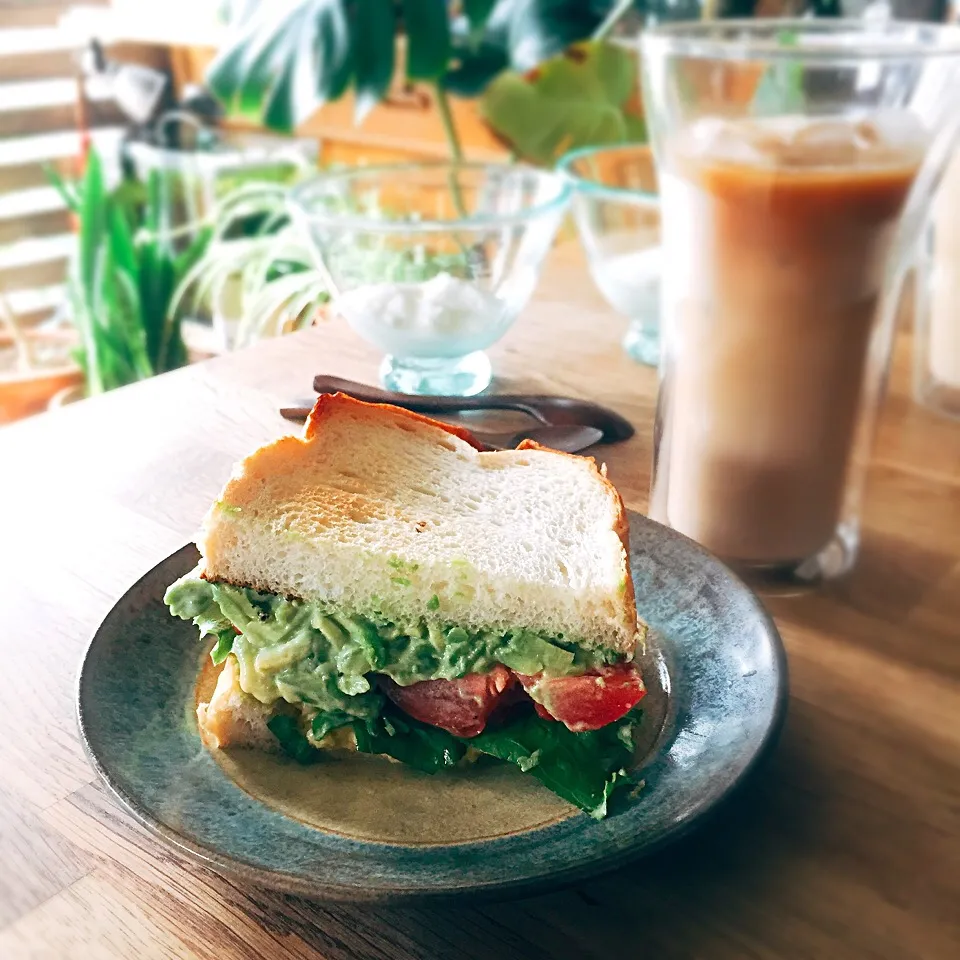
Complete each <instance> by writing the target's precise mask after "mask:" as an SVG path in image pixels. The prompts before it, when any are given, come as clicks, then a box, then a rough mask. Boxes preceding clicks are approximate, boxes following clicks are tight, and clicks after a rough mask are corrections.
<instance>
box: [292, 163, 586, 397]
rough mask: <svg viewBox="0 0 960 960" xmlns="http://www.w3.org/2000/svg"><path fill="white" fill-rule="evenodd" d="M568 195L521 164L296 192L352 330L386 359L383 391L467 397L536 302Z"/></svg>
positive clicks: (403, 174) (390, 176)
mask: <svg viewBox="0 0 960 960" xmlns="http://www.w3.org/2000/svg"><path fill="white" fill-rule="evenodd" d="M569 195H570V187H569V184H568V182H567V180H566V178H564V177H563V176H561V175H560V174H558V173H554V172H552V171H547V170H537V169H534V168H532V167H527V166H524V165H522V164H513V165H508V164H502V165H498V164H469V163H433V164H403V165H396V166H384V167H363V168H357V169H351V170H344V171H340V172H336V173H330V174H327V175H325V176H322V177H317V178H316V179H314V180H311V181H309V182H307V183H305V184H303V185H301V186H300V187H298V188H297V189H296V190H294V192H293V195H292V196H293V204H294V210H295V215H296V216H297V218H298V219H299V220H300V222H301V223H302V225H303V226H304V227H305V229H306V230H307V232H308V234H309V236H310V237H311V239H312V241H313V244H314V246H315V249H316V251H317V254H318V258H319V261H320V264H321V265H322V267H323V269H324V270H325V272H326V274H327V276H328V278H329V282H330V286H331V289H332V290H333V292H334V296H335V306H336V308H337V309H338V310H339V312H340V313H341V314H343V316H344V317H345V318H346V320H347V322H348V323H349V324H350V326H351V327H352V328H353V329H354V330H355V331H356V332H357V333H359V334H360V336H362V337H363V338H364V339H366V340H368V341H369V342H370V343H372V344H374V346H377V347H379V348H380V349H381V350H383V351H384V352H385V353H386V354H387V356H386V357H385V358H384V361H383V363H382V364H381V367H380V378H381V383H382V384H383V386H385V387H387V388H388V389H390V390H398V391H400V392H401V393H411V394H449V395H457V396H470V395H472V394H475V393H479V392H480V391H481V390H483V389H484V388H485V387H487V386H488V384H489V383H490V380H491V376H492V371H491V365H490V360H489V359H488V357H487V355H486V353H485V352H484V351H485V350H486V349H487V347H489V346H491V345H492V344H493V343H495V342H496V341H497V340H499V339H500V337H502V336H503V334H504V333H506V331H507V330H508V329H509V327H510V326H511V325H512V324H513V322H514V321H515V320H516V319H517V316H518V315H519V313H520V311H521V310H522V309H523V308H524V307H525V306H526V304H527V301H528V300H529V299H530V296H531V294H532V293H533V290H534V288H535V287H536V285H537V281H538V279H539V277H540V270H541V267H542V266H543V260H544V257H545V256H546V254H547V252H548V251H549V249H550V246H551V244H552V243H553V239H554V237H555V235H556V232H557V229H558V228H559V226H560V221H561V219H562V217H563V215H564V212H565V210H566V207H567V202H568V199H569Z"/></svg>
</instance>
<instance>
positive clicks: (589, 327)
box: [0, 249, 960, 960]
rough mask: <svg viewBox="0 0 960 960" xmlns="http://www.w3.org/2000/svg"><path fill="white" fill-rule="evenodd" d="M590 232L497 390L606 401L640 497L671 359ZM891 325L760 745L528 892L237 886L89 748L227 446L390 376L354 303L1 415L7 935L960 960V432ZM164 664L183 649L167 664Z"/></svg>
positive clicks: (213, 957) (780, 607) (455, 952)
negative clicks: (595, 268) (831, 542)
mask: <svg viewBox="0 0 960 960" xmlns="http://www.w3.org/2000/svg"><path fill="white" fill-rule="evenodd" d="M623 329H624V322H623V321H622V320H621V319H619V318H617V317H616V316H614V315H613V314H612V313H610V311H609V310H608V309H607V308H606V307H604V305H603V304H602V302H601V301H600V299H599V297H598V295H597V294H596V293H595V292H594V290H593V287H592V285H591V284H590V281H589V279H588V277H587V275H586V272H585V271H584V269H583V266H582V264H581V263H580V261H579V257H578V256H577V254H576V253H572V252H571V251H569V250H563V249H561V250H559V251H558V252H557V254H556V255H555V257H554V258H553V261H552V262H551V264H550V265H549V268H548V270H547V273H546V275H545V276H544V279H543V280H542V282H541V285H540V288H539V291H538V296H537V300H536V302H535V303H534V304H533V305H531V307H530V308H529V309H528V310H527V311H526V313H525V314H524V316H523V317H522V318H521V320H520V321H519V322H518V324H517V325H516V327H515V328H514V329H513V330H512V331H511V332H510V333H509V334H508V335H507V336H506V337H505V338H504V340H503V341H502V342H501V343H500V344H499V345H498V346H497V347H496V348H495V349H494V350H493V352H492V353H493V357H494V360H495V368H496V370H497V372H498V374H500V375H501V379H500V382H499V384H498V386H499V387H500V389H511V390H512V389H517V390H520V389H527V390H535V391H537V392H543V393H550V392H555V393H563V394H573V395H578V396H584V397H590V398H593V399H596V400H599V401H601V402H603V403H607V404H609V405H611V406H612V407H614V408H616V409H617V410H619V411H620V412H621V413H623V414H624V415H625V416H626V417H628V418H629V419H630V420H631V421H632V422H633V423H634V424H635V425H636V426H637V428H638V431H637V436H636V437H635V438H634V439H633V440H631V441H629V442H628V443H626V444H623V445H621V446H618V447H615V448H609V449H608V450H606V451H604V456H605V459H606V460H607V462H608V465H609V470H610V475H611V477H612V479H613V480H614V482H615V483H616V484H617V485H618V486H619V487H620V489H621V491H622V492H623V494H624V496H625V499H626V500H627V503H628V505H629V506H631V507H634V508H638V509H643V508H644V507H645V505H646V496H647V485H648V481H649V472H650V447H651V424H652V413H653V404H654V397H655V392H656V375H655V373H654V372H653V371H651V370H648V369H645V368H642V367H639V366H637V365H635V364H634V363H632V362H631V361H629V360H628V359H627V358H626V357H625V356H624V355H623V353H622V352H621V350H620V347H619V338H620V336H621V334H622V332H623ZM908 346H909V344H908V343H907V342H906V341H904V342H902V343H901V344H900V345H899V346H898V351H897V355H896V360H895V365H894V372H893V376H892V381H891V391H890V394H889V396H888V398H887V400H886V402H885V405H884V410H883V416H882V420H881V423H880V427H879V433H878V438H877V445H876V450H875V456H874V459H873V463H872V466H871V470H870V476H869V482H868V488H867V493H866V507H865V517H864V535H863V550H862V555H861V560H860V563H859V565H858V567H857V569H856V570H855V571H854V573H853V574H852V575H851V576H850V577H849V578H848V579H846V580H845V581H843V582H841V583H837V584H834V585H831V586H828V587H824V588H822V589H819V590H817V591H813V592H809V593H806V594H803V595H800V596H794V597H777V598H774V597H770V598H767V603H768V605H769V607H770V609H771V611H772V612H773V614H774V615H775V617H776V620H777V623H778V624H779V627H780V629H781V632H782V634H783V637H784V640H785V642H786V646H787V650H788V653H789V657H790V668H791V701H790V711H789V716H788V720H787V724H786V728H785V730H784V733H783V737H782V740H781V743H780V746H779V748H778V750H777V752H776V753H775V754H774V756H773V757H772V759H771V761H770V763H769V764H768V765H767V767H766V768H765V769H764V770H763V771H762V772H761V773H760V774H759V775H758V776H757V777H756V778H755V779H754V780H753V782H752V783H751V784H750V785H749V786H748V787H747V788H746V789H745V790H744V791H743V792H742V793H741V794H740V795H739V796H738V797H737V798H736V799H735V800H734V801H732V802H730V803H729V804H728V805H727V807H726V808H725V809H724V810H722V811H721V813H719V814H718V815H717V816H716V818H715V819H714V820H713V822H712V823H710V824H708V825H706V826H705V827H703V828H702V829H701V830H700V831H698V832H697V833H696V834H694V835H693V836H691V837H689V838H688V839H686V840H684V841H683V842H681V843H680V844H677V845H675V846H673V847H671V848H669V849H666V850H664V851H662V852H661V853H659V854H657V855H655V856H654V857H652V858H650V859H647V860H645V861H642V862H638V863H636V864H635V865H633V866H631V867H629V868H627V869H623V870H620V871H619V872H617V873H615V874H612V875H609V876H608V877H605V878H602V879H600V880H598V881H594V882H591V883H589V884H584V885H582V886H581V887H579V888H574V889H570V890H566V891H564V892H560V893H554V894H550V895H547V896H541V897H537V898H534V899H529V900H525V901H517V902H511V903H500V904H484V905H469V904H465V905H461V906H455V907H454V906H448V907H430V908H429V909H427V908H423V909H404V910H400V909H390V910H388V909H382V908H378V907H370V906H362V907H355V908H354V907H344V906H330V905H324V904H317V903H312V902H309V901H307V900H302V899H297V898H293V897H285V896H279V895H276V894H273V893H268V892H264V891H262V890H258V889H250V888H243V887H240V886H238V885H236V884H234V883H232V882H230V881H227V880H224V879H221V878H220V877H218V876H216V875H214V874H212V873H209V872H206V871H205V870H203V869H200V868H198V867H196V866H194V865H192V864H190V863H187V862H184V861H183V860H181V859H180V858H179V857H177V856H175V855H173V854H171V853H170V852H168V851H167V850H166V849H164V848H161V847H160V846H159V845H158V844H157V843H156V842H155V841H154V840H153V839H152V838H151V837H149V836H147V835H146V834H145V833H144V831H143V830H141V829H140V828H139V827H137V826H135V825H134V823H133V821H132V820H131V818H130V817H128V816H127V815H126V814H125V813H123V812H122V811H121V810H120V809H119V808H118V807H117V806H116V805H115V804H114V803H113V802H112V801H111V800H110V799H109V798H108V797H107V795H106V793H105V791H104V789H103V788H101V786H100V785H99V783H98V782H97V781H96V779H95V777H94V774H93V772H92V771H91V769H90V767H89V766H88V764H87V762H86V760H85V759H84V755H83V751H82V750H81V747H80V744H79V742H78V737H77V730H76V724H75V720H74V683H75V677H76V673H77V668H78V665H79V662H80V658H81V655H82V653H83V650H84V647H85V644H86V642H87V639H88V637H89V636H90V634H91V633H92V631H93V630H94V629H95V627H96V626H97V624H98V623H99V622H100V620H101V618H102V617H103V616H104V615H105V614H106V613H107V611H108V610H109V609H110V607H111V605H112V604H113V602H114V601H115V599H116V598H117V597H118V596H119V595H120V594H121V593H122V592H123V591H124V590H125V589H126V588H127V587H128V586H130V585H131V584H132V583H133V582H134V581H135V580H136V579H137V578H138V577H139V576H140V575H141V574H142V573H143V572H145V571H146V570H147V569H149V568H150V567H152V566H153V565H154V564H155V563H157V562H158V561H159V560H160V559H162V558H163V557H165V556H167V555H168V554H169V553H171V552H172V551H174V550H175V549H177V548H178V547H180V546H181V545H182V544H183V543H184V542H186V541H187V540H189V539H191V538H192V534H193V531H194V530H195V528H196V525H197V523H198V521H199V519H200V517H201V515H202V513H203V511H204V510H205V509H206V507H207V506H208V504H209V503H210V501H211V500H212V499H213V498H214V497H215V496H216V494H217V492H218V491H219V489H220V486H221V485H222V483H223V482H224V480H225V478H226V477H227V475H228V472H229V470H230V467H231V465H232V463H233V462H234V460H235V459H237V458H238V457H239V456H241V455H243V454H245V453H247V452H249V451H250V450H251V449H252V448H253V447H254V446H256V445H257V444H259V443H261V442H263V441H266V440H268V439H270V438H272V437H275V436H277V435H278V434H280V433H282V432H285V431H288V430H289V429H291V427H290V425H288V424H286V423H285V422H284V421H283V420H281V419H280V417H279V415H278V414H277V412H276V410H277V407H278V405H279V404H281V403H283V402H289V401H290V400H291V399H293V398H295V397H303V396H308V395H309V393H310V390H309V387H310V382H311V377H312V375H313V374H314V373H318V372H329V373H336V374H339V375H341V376H346V377H351V378H354V379H360V380H367V381H370V382H372V381H373V379H374V377H375V370H376V361H377V357H376V355H375V354H374V352H373V351H372V350H371V349H369V348H368V347H367V346H366V345H365V344H364V343H363V342H362V341H360V340H359V339H358V338H357V337H356V336H355V335H354V334H352V333H351V332H350V331H349V329H347V327H346V326H345V325H344V324H343V323H341V322H339V321H338V322H331V323H328V324H326V325H324V326H321V327H318V328H315V329H314V330H312V331H308V332H306V333H304V334H298V335H295V336H291V337H287V338H284V339H282V340H274V341H269V342H264V343H262V344H260V345H258V346H257V347H254V348H253V349H251V350H249V351H245V352H241V353H237V354H234V355H231V356H228V357H225V358H221V359H218V360H214V361H211V362H209V363H206V364H202V365H197V366H194V367H190V368H188V369H185V370H181V371H177V372H175V373H172V374H168V375H166V376H162V377H158V378H156V379H154V380H151V381H148V382H145V383H142V384H138V385H135V386H133V387H129V388H125V389H123V390H118V391H116V392H114V393H111V394H109V395H107V396H104V397H100V398H95V399H93V400H89V401H86V402H83V403H80V404H76V405H74V406H73V407H68V408H65V409H63V410H61V411H58V412H56V413H54V414H48V415H44V416H41V417H38V418H35V419H33V420H28V421H24V422H22V423H19V424H15V425H13V426H10V427H6V428H3V429H2V430H0V596H2V607H0V609H2V612H3V618H2V624H0V652H2V668H0V957H2V958H3V960H14V958H16V960H19V958H24V957H39V958H61V957H63V958H82V960H100V958H111V960H113V958H151V960H152V958H157V960H173V958H191V960H192V958H204V960H207V958H209V960H229V958H255V957H269V958H308V960H313V958H324V960H343V958H348V957H349V958H357V957H361V958H368V957H369V958H384V960H397V958H401V960H406V958H436V960H447V958H457V957H467V958H477V960H515V958H521V957H533V958H579V957H584V958H587V957H591V958H592V957H595V958H603V960H613V958H633V957H637V958H640V957H643V958H646V957H656V958H658V960H673V958H677V960H680V958H705V960H744V958H827V960H872V958H890V960H894V958H896V960H913V958H916V960H952V958H957V957H960V426H958V425H957V424H956V423H951V422H949V421H947V420H942V419H938V418H937V417H935V416H934V415H933V414H931V413H928V412H926V411H924V410H922V409H920V408H918V407H917V406H916V405H914V404H913V403H912V401H911V399H910V396H909V389H908V377H907V371H908V362H909V357H908ZM144 669H156V670H162V669H163V664H162V663H161V664H145V665H144Z"/></svg>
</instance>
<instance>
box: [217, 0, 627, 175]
mask: <svg viewBox="0 0 960 960" xmlns="http://www.w3.org/2000/svg"><path fill="white" fill-rule="evenodd" d="M633 6H634V3H633V0H617V2H615V3H613V2H611V0H606V2H604V0H463V2H462V3H460V4H448V3H446V2H444V0H403V2H393V0H361V2H353V0H291V2H287V3H281V4H275V3H267V2H262V0H261V2H260V3H253V4H251V5H248V7H249V8H250V9H249V10H248V12H247V15H246V16H245V18H243V19H242V20H241V22H240V23H239V24H238V25H237V27H236V28H235V30H234V33H233V35H232V36H231V38H230V39H229V40H228V42H227V43H226V45H225V46H224V47H223V48H222V49H221V50H220V52H219V53H218V55H217V57H216V59H215V60H214V62H213V63H212V65H211V67H210V70H209V71H208V74H207V82H208V84H209V86H210V89H211V90H212V92H213V93H214V94H215V95H216V96H217V97H218V98H219V100H220V101H221V102H222V103H223V104H224V106H225V107H226V109H227V110H228V112H229V113H232V114H233V115H239V116H242V117H244V118H246V119H248V120H252V121H254V122H256V123H258V124H261V125H263V126H265V127H267V128H269V129H273V130H280V131H287V132H289V131H292V130H294V129H295V128H296V127H297V125H298V124H300V123H302V122H303V121H304V120H305V119H306V118H307V117H308V116H309V115H310V114H312V113H313V112H314V111H315V110H316V109H317V107H319V106H320V105H322V104H323V103H325V102H329V101H332V100H336V99H338V98H339V97H341V96H342V95H343V94H344V93H346V92H347V91H348V90H352V92H353V94H354V97H355V103H356V120H357V122H361V121H362V120H363V118H364V117H365V116H366V115H367V114H368V113H369V111H370V110H371V109H372V108H373V107H374V106H375V105H376V104H377V103H378V102H380V101H381V100H382V99H383V98H384V96H385V94H386V93H387V90H388V87H389V85H390V83H391V82H392V80H393V78H394V73H395V69H396V67H397V64H398V62H400V61H402V68H403V72H404V75H405V76H406V78H407V79H408V80H409V81H415V82H419V83H423V84H426V85H428V86H429V88H430V89H431V92H432V95H433V99H434V102H435V105H436V107H437V110H438V113H439V116H440V119H441V121H442V123H443V126H444V130H445V132H446V135H447V140H448V143H449V146H450V152H451V156H452V157H453V158H454V159H458V158H459V157H460V156H461V155H462V148H461V144H460V138H459V135H458V132H457V130H456V124H455V121H454V116H453V112H452V110H451V108H450V103H449V96H450V95H451V94H453V95H456V96H461V97H480V98H481V99H480V111H481V114H482V116H483V117H484V118H485V120H486V121H487V123H488V124H489V125H490V126H491V128H492V129H493V130H494V132H495V133H497V135H499V136H501V138H502V139H504V140H505V141H506V142H507V143H508V144H509V146H510V148H511V152H512V153H513V154H514V155H515V156H517V157H519V158H522V159H526V160H532V161H535V162H550V161H552V160H553V159H556V155H558V154H559V153H560V152H562V151H563V150H565V149H568V148H570V147H575V146H580V145H586V144H587V143H597V142H603V143H606V142H614V143H616V142H622V141H623V140H626V139H635V138H637V137H642V136H643V135H644V130H643V126H642V121H641V119H640V118H641V116H642V113H641V111H640V109H639V96H638V94H637V90H638V83H637V59H636V54H635V52H633V51H632V50H630V49H628V48H626V47H623V46H620V45H614V44H609V43H608V42H607V41H606V40H605V38H606V37H607V36H608V34H609V33H610V32H611V30H612V29H613V28H614V26H615V25H616V24H617V23H618V22H619V21H620V19H621V18H622V17H623V16H624V15H625V14H627V13H628V12H629V11H630V10H631V8H632V7H633ZM398 34H399V35H400V41H399V42H397V35H398ZM583 41H587V42H586V44H583V43H582V42H583ZM574 43H577V44H579V45H578V47H576V48H575V49H574V50H572V51H571V52H569V53H566V51H567V50H568V48H569V47H570V45H571V44H574ZM601 45H602V46H603V47H604V48H605V49H604V50H603V51H602V52H599V51H598V48H599V47H600V46H601ZM551 58H555V62H553V61H552V60H551ZM547 61H551V63H550V64H549V66H547V67H546V69H545V63H546V62H547ZM534 68H536V70H534ZM541 77H542V78H543V79H542V80H541ZM531 90H532V96H531ZM631 114H632V115H633V116H634V117H635V119H636V121H637V122H634V123H630V122H628V121H627V120H625V116H628V115H631ZM518 129H523V130H524V132H525V134H526V135H525V136H522V137H518V136H516V131H517V130H518Z"/></svg>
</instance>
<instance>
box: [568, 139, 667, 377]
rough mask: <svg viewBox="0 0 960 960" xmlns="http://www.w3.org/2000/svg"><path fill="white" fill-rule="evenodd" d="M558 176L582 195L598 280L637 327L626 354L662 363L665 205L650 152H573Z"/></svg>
mask: <svg viewBox="0 0 960 960" xmlns="http://www.w3.org/2000/svg"><path fill="white" fill-rule="evenodd" d="M558 169H559V170H561V171H562V172H563V173H565V174H566V175H567V176H568V177H569V178H570V181H571V183H572V185H573V187H574V192H573V201H572V202H573V214H574V218H575V219H576V221H577V231H578V233H579V234H580V242H581V244H582V245H583V248H584V250H585V252H586V254H587V263H588V265H589V268H590V275H591V276H592V277H593V281H594V283H596V285H597V287H598V288H599V290H600V292H601V293H602V294H603V296H604V298H605V299H606V301H607V302H608V303H609V304H610V306H611V307H613V309H614V310H616V311H617V312H618V313H621V314H623V315H624V316H625V317H627V318H628V320H629V321H630V325H629V327H628V328H627V333H626V335H625V336H624V338H623V349H624V350H626V352H627V353H628V354H629V355H630V356H631V357H632V358H633V359H634V360H638V361H639V362H640V363H645V364H648V365H649V366H654V367H655V366H656V365H657V361H658V359H659V357H660V269H661V260H660V204H659V201H658V199H657V175H656V169H655V166H654V161H653V155H652V153H651V152H650V148H649V147H647V146H643V145H642V144H625V145H623V146H613V147H585V148H583V149H580V150H573V151H571V152H570V153H568V154H567V155H566V156H565V157H563V159H562V160H561V161H560V163H559V165H558Z"/></svg>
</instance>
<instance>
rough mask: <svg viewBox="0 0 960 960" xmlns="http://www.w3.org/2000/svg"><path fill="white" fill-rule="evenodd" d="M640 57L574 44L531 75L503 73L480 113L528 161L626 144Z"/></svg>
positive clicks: (632, 131) (632, 128)
mask: <svg viewBox="0 0 960 960" xmlns="http://www.w3.org/2000/svg"><path fill="white" fill-rule="evenodd" d="M636 73H637V62H636V57H635V54H634V53H633V52H632V51H630V50H626V49H624V48H622V47H619V46H614V45H612V44H608V43H603V42H589V41H588V42H584V43H578V44H574V45H573V46H572V47H570V48H568V49H567V50H565V51H564V52H563V53H562V54H561V55H560V56H557V57H553V58H552V59H550V60H548V61H546V62H545V63H543V64H541V65H540V67H538V68H537V69H536V70H533V71H531V72H530V73H528V74H523V75H522V74H518V73H514V72H506V73H502V74H501V75H500V76H499V77H497V78H496V79H495V80H494V81H493V82H492V83H491V84H490V86H489V87H488V88H487V90H486V92H485V93H484V95H483V97H482V99H481V101H480V113H481V116H482V117H483V118H484V120H485V121H486V122H487V124H488V125H489V126H490V128H491V129H492V130H493V132H494V133H495V134H496V135H497V136H498V137H499V138H500V139H502V140H503V141H505V142H506V143H507V144H508V145H509V146H510V147H511V148H512V149H513V150H514V151H516V153H517V154H518V155H519V156H520V157H522V158H523V159H525V160H530V161H533V162H535V163H541V164H553V163H554V162H556V160H557V159H559V157H560V156H561V155H562V154H563V153H565V152H566V151H567V150H570V149H573V148H575V147H583V146H596V145H601V144H612V143H624V142H627V140H628V138H629V137H630V136H631V135H636V134H638V133H639V132H640V129H642V128H640V127H638V124H637V123H636V122H635V121H636V119H637V117H636V116H634V122H633V123H629V124H628V117H629V116H630V113H629V112H628V110H629V108H630V106H631V101H632V100H633V99H634V93H635V90H636V79H637V78H636Z"/></svg>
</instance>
